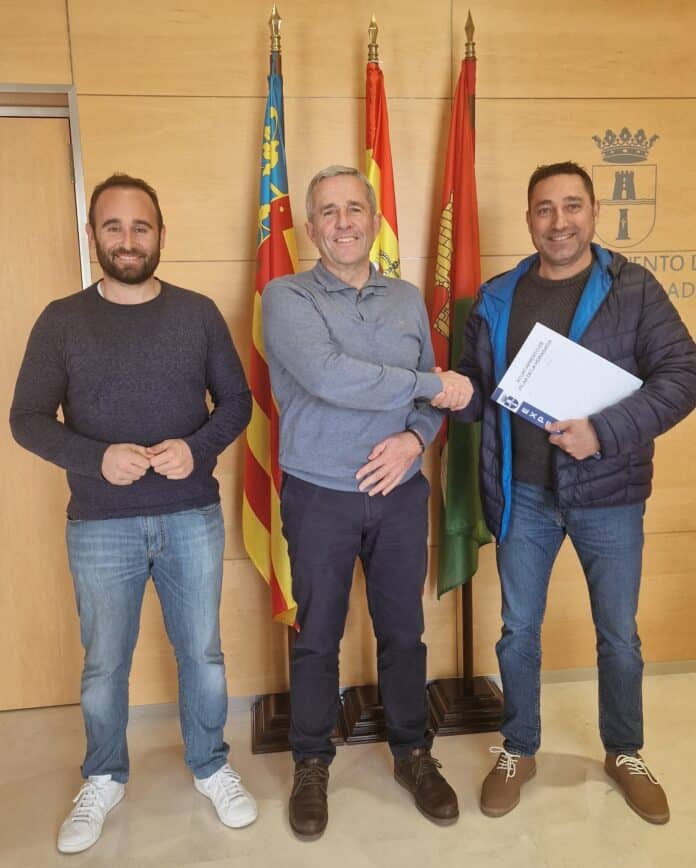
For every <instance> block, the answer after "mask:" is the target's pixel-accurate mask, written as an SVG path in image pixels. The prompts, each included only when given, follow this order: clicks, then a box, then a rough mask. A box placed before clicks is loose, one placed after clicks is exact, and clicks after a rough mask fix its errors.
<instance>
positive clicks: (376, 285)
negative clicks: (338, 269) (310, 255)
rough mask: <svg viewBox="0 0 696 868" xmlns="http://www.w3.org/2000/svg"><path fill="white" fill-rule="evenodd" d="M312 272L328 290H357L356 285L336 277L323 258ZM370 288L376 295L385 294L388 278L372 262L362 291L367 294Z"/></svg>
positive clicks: (317, 262)
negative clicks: (323, 261)
mask: <svg viewBox="0 0 696 868" xmlns="http://www.w3.org/2000/svg"><path fill="white" fill-rule="evenodd" d="M312 272H313V274H314V279H315V280H316V281H317V282H318V283H320V284H321V285H322V286H323V287H324V289H325V290H326V291H327V292H338V291H339V290H342V289H352V290H356V287H355V286H351V285H350V284H349V283H346V282H345V281H343V280H341V279H340V277H336V275H335V274H332V273H331V272H330V271H329V269H328V268H326V266H325V265H324V264H323V263H322V261H321V259H317V261H316V264H315V266H314V268H313V269H312ZM368 289H369V290H370V292H371V293H374V294H375V295H384V293H385V292H386V290H387V278H386V277H385V276H384V275H383V274H382V273H381V272H379V271H377V269H376V268H375V266H374V263H372V262H371V263H370V276H369V277H368V279H367V283H365V285H364V286H363V287H362V290H361V293H362V294H363V295H365V294H367V293H366V292H365V290H368Z"/></svg>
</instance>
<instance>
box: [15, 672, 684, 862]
mask: <svg viewBox="0 0 696 868" xmlns="http://www.w3.org/2000/svg"><path fill="white" fill-rule="evenodd" d="M542 701H543V721H544V741H543V746H542V751H541V752H540V754H539V755H538V773H537V776H536V778H535V779H534V780H533V781H531V782H530V783H529V784H527V785H526V786H525V788H524V791H523V798H522V801H521V803H520V805H519V807H518V808H517V809H516V810H515V811H514V812H513V813H511V814H509V815H508V816H507V817H504V818H501V819H495V820H494V819H489V818H487V817H484V816H483V815H482V814H481V813H480V811H479V809H478V804H477V799H478V791H479V786H480V782H481V779H482V777H483V775H484V774H485V773H486V771H487V770H488V768H489V766H490V764H491V762H492V759H493V758H492V757H491V755H490V754H489V753H488V746H489V745H490V744H491V743H493V741H492V739H491V737H490V736H488V735H474V736H453V737H449V738H441V739H439V740H437V741H436V743H435V750H434V753H435V755H436V756H438V757H439V758H440V759H441V760H442V761H443V764H444V770H445V772H446V773H447V776H448V778H449V780H450V782H451V783H452V784H453V785H454V787H455V789H456V790H457V792H458V794H459V800H460V810H461V816H460V819H459V822H458V823H456V824H455V825H453V826H449V827H444V828H442V827H438V826H434V825H432V824H431V823H429V822H428V821H427V820H426V819H425V818H423V817H422V816H421V815H420V814H419V813H418V812H417V811H416V809H415V808H414V807H413V805H412V803H411V801H410V796H409V794H408V793H407V792H406V791H405V790H403V789H402V788H401V787H400V786H398V785H397V784H396V783H395V782H394V780H393V779H392V774H391V773H392V769H391V763H390V759H389V755H388V751H387V748H386V746H385V745H383V744H379V745H366V746H355V747H353V746H351V747H343V748H340V749H339V752H338V757H337V759H336V761H335V763H334V765H333V766H332V770H331V783H330V788H329V797H330V801H329V811H330V820H329V827H328V829H327V831H326V833H325V835H324V836H323V838H321V839H320V840H318V841H314V842H311V843H307V842H300V841H297V840H295V838H294V837H293V835H292V833H291V831H290V828H289V826H288V821H287V816H286V799H287V795H288V791H289V781H290V776H291V761H290V757H289V755H288V754H271V755H267V756H252V755H251V753H250V749H249V743H250V736H249V733H250V725H249V713H248V711H240V710H237V711H234V712H233V713H231V714H230V719H229V724H228V737H229V740H230V742H231V744H232V754H231V761H232V764H233V765H235V766H236V768H237V769H238V770H239V771H240V772H241V774H242V777H243V780H244V782H245V783H246V785H247V786H248V787H249V789H250V790H251V791H252V792H253V793H254V795H255V796H256V798H257V800H258V802H259V808H260V816H259V819H258V820H257V822H256V823H255V824H254V825H253V826H250V827H248V828H246V829H242V830H238V831H235V830H232V829H226V828H225V827H223V826H222V825H220V823H219V822H218V820H217V818H216V817H215V815H214V812H213V808H212V805H211V804H210V803H209V802H208V801H207V800H206V799H205V798H204V797H202V796H201V795H199V794H198V793H197V792H195V790H194V789H193V786H192V784H191V778H190V776H189V775H188V773H187V771H186V769H185V767H184V764H183V761H182V752H181V746H180V737H179V729H178V720H177V716H176V711H175V709H174V708H173V707H172V706H158V707H150V708H142V709H135V710H134V711H133V713H132V716H131V717H132V719H131V724H130V729H129V735H130V750H131V762H132V776H131V781H130V783H129V784H128V789H127V797H126V799H125V800H124V801H123V802H122V803H121V804H120V805H119V806H118V807H117V808H115V809H114V811H113V813H112V814H110V815H109V817H108V819H107V823H106V826H105V828H104V833H103V835H102V838H101V840H100V841H99V842H98V843H97V844H96V845H95V847H93V848H92V849H91V850H88V851H87V852H85V853H82V854H79V855H75V856H61V855H60V854H59V853H57V852H56V850H55V844H54V841H55V835H56V831H57V828H58V826H59V825H60V822H61V820H62V818H63V815H64V814H65V813H66V812H67V810H68V808H69V807H70V799H71V797H72V796H74V795H75V793H76V792H77V790H78V789H79V786H80V779H79V773H78V768H77V767H78V764H79V760H80V758H81V752H82V749H83V732H82V721H81V718H80V713H79V709H78V708H76V707H68V708H54V709H43V710H39V711H23V712H6V713H4V714H0V866H1V868H15V866H17V868H44V866H59V865H68V864H71V865H74V866H76V868H78V866H94V868H97V866H99V868H102V866H109V868H160V866H161V868H170V866H187V868H193V866H206V868H217V866H231V865H232V866H240V868H314V866H316V868H343V866H351V868H373V866H377V868H392V866H393V868H410V866H413V868H416V866H417V868H430V866H432V868H435V866H437V868H449V866H453V868H454V866H456V868H488V866H491V868H492V866H495V868H576V866H577V868H623V866H626V868H629V866H630V868H667V866H670V868H671V866H676V868H691V866H696V843H695V842H696V835H695V833H694V828H695V827H696V786H694V780H695V779H696V775H695V773H694V772H693V771H692V769H693V767H694V765H695V760H694V758H693V756H690V753H689V750H690V749H689V745H690V744H691V743H692V741H693V733H694V731H695V729H696V674H693V673H687V674H678V675H654V676H649V677H647V678H646V681H645V711H646V723H647V730H646V742H647V746H646V750H645V752H644V753H645V757H646V759H647V761H648V762H649V764H650V766H651V768H652V769H653V771H654V772H655V773H656V774H658V775H659V777H660V779H661V780H662V782H663V783H664V785H665V788H666V790H667V793H668V796H669V798H670V802H671V809H672V820H671V822H670V823H669V824H667V825H666V826H651V825H649V824H648V823H645V822H643V821H642V820H641V819H640V818H638V817H637V816H636V815H635V814H633V812H632V811H630V810H629V809H628V808H627V807H626V805H625V804H624V802H623V799H622V797H621V796H620V795H619V794H618V792H616V790H615V789H614V788H613V786H612V785H611V783H610V782H609V781H608V779H607V778H606V777H605V775H604V773H603V771H602V766H601V760H602V758H603V755H602V752H601V746H600V743H599V739H598V737H597V733H596V725H595V718H596V711H595V709H596V684H595V683H594V682H591V681H580V682H573V683H558V684H546V685H545V686H544V688H543V695H542Z"/></svg>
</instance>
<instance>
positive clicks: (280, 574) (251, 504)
mask: <svg viewBox="0 0 696 868" xmlns="http://www.w3.org/2000/svg"><path fill="white" fill-rule="evenodd" d="M296 270H297V252H296V244H295V231H294V228H293V222H292V212H291V210H290V199H289V196H288V176H287V167H286V162H285V127H284V117H283V79H282V76H281V74H280V52H279V51H273V52H271V71H270V75H269V76H268V99H267V101H266V116H265V119H264V127H263V144H262V148H261V186H260V196H259V218H258V234H257V242H256V287H255V290H254V305H253V318H252V345H251V358H250V364H249V384H250V387H251V393H252V396H253V408H252V413H251V422H250V423H249V427H248V428H247V443H246V451H245V456H244V500H243V505H242V529H243V534H244V546H245V548H246V550H247V552H248V554H249V557H250V558H251V560H252V562H253V564H254V566H255V567H256V569H257V570H258V571H259V573H261V575H262V576H263V578H264V579H265V581H266V582H267V583H268V585H269V586H270V589H271V608H272V614H273V618H274V619H275V620H277V621H280V622H282V623H284V624H287V625H288V626H293V625H294V624H295V616H296V613H297V605H296V603H295V600H294V599H293V596H292V583H291V578H290V562H289V559H288V550H287V544H286V542H285V538H284V537H283V534H282V530H281V521H280V482H281V471H280V467H279V465H278V430H279V426H278V410H277V407H276V405H275V402H274V400H273V395H272V394H271V385H270V379H269V375H268V365H267V363H266V357H265V352H264V346H263V328H262V318H261V295H262V293H263V288H264V287H265V285H266V284H267V283H268V281H269V280H272V279H273V278H274V277H280V276H282V275H284V274H292V273H294V272H295V271H296Z"/></svg>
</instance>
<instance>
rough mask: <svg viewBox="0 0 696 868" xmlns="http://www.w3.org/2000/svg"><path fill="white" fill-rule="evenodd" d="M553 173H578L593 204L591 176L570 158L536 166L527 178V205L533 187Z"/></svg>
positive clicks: (530, 198) (529, 201)
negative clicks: (560, 161) (563, 161)
mask: <svg viewBox="0 0 696 868" xmlns="http://www.w3.org/2000/svg"><path fill="white" fill-rule="evenodd" d="M554 175H578V176H579V177H580V178H581V179H582V183H583V184H584V186H585V189H586V190H587V195H588V196H589V197H590V202H591V203H592V204H593V205H594V201H595V194H594V187H593V186H592V178H590V176H589V175H588V174H587V172H586V171H585V170H584V169H583V167H582V166H580V165H578V163H574V162H573V161H572V160H566V162H565V163H550V164H549V165H548V166H537V168H536V169H535V170H534V171H533V172H532V177H531V178H530V179H529V184H528V186H527V207H529V205H530V204H531V201H532V193H533V192H534V188H535V187H536V185H537V184H538V183H539V182H540V181H545V180H546V179H547V178H553V176H554Z"/></svg>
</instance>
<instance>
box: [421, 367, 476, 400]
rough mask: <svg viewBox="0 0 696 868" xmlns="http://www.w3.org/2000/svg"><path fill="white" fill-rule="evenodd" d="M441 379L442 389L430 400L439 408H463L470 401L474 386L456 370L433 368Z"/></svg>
mask: <svg viewBox="0 0 696 868" xmlns="http://www.w3.org/2000/svg"><path fill="white" fill-rule="evenodd" d="M433 373H434V374H437V375H438V377H439V378H440V380H441V381H442V391H441V392H439V393H438V394H437V395H435V397H434V398H433V399H432V401H431V402H430V403H431V404H432V406H433V407H437V408H438V409H439V410H455V411H456V410H463V409H464V408H465V407H466V406H467V405H468V403H469V401H471V397H472V395H473V394H474V387H473V386H472V385H471V380H470V379H469V378H468V377H465V376H464V375H463V374H458V373H457V372H456V371H443V370H442V368H433Z"/></svg>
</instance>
